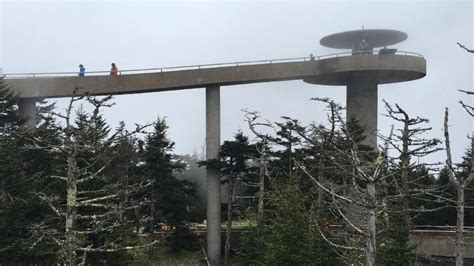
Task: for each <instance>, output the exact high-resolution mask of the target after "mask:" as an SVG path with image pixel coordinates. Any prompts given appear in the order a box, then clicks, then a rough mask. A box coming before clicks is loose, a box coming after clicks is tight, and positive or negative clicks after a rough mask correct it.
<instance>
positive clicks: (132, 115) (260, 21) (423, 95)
mask: <svg viewBox="0 0 474 266" xmlns="http://www.w3.org/2000/svg"><path fill="white" fill-rule="evenodd" d="M0 1H1V2H0V3H1V5H0V8H1V12H0V15H1V20H0V23H1V24H0V25H1V34H2V36H1V38H2V39H1V42H0V45H1V46H0V49H1V53H0V67H1V68H3V72H4V73H12V72H62V71H77V66H78V65H79V64H80V63H81V64H84V66H85V67H86V69H87V70H88V71H93V70H109V68H110V63H112V62H115V63H116V64H117V66H118V68H119V69H136V68H152V67H166V66H180V65H193V64H206V63H220V62H235V61H246V60H259V59H274V58H287V57H300V56H307V55H309V54H310V53H313V54H315V55H324V54H329V53H335V52H339V51H341V50H334V49H330V48H325V47H322V46H321V45H320V44H319V40H320V39H321V38H322V37H324V36H326V35H329V34H332V33H336V32H341V31H349V30H356V29H361V28H362V25H363V26H364V27H365V28H366V29H376V28H384V29H396V30H401V31H404V32H406V33H407V34H408V39H407V40H406V41H405V42H403V43H400V44H397V45H395V46H394V47H396V48H398V49H399V50H404V51H412V52H417V53H420V54H422V55H423V56H424V57H425V58H426V60H427V76H426V77H425V78H423V79H420V80H417V81H411V82H404V83H396V84H391V85H381V86H379V114H382V113H384V108H383V105H382V99H386V100H387V101H388V102H390V103H398V104H400V105H401V106H402V107H403V108H405V110H406V111H408V112H409V113H410V114H412V115H419V116H422V117H426V118H429V119H430V120H431V122H430V125H431V126H432V127H433V134H434V136H436V137H439V138H441V137H442V127H443V113H444V107H449V108H450V110H451V135H452V140H453V146H454V147H453V149H454V153H455V155H456V158H459V156H460V155H461V154H462V153H463V152H464V150H465V148H466V147H467V146H468V141H467V139H466V136H467V134H469V133H470V132H471V130H472V128H473V123H472V120H471V119H470V118H469V117H468V116H467V114H466V113H465V112H464V111H463V110H462V108H461V107H460V106H459V104H458V101H459V100H460V99H464V100H465V101H467V102H472V99H469V98H468V97H466V96H464V95H463V94H461V93H459V92H458V91H457V90H458V89H464V90H469V89H472V88H473V87H474V86H473V83H474V82H473V81H474V77H473V73H474V72H473V62H474V55H473V54H468V53H466V52H465V51H463V50H461V49H459V48H458V47H457V45H456V42H461V43H464V44H465V45H467V46H468V47H471V48H474V39H473V13H474V7H473V2H472V1H461V2H455V1H449V2H448V1H437V2H436V1H435V2H433V1H430V2H428V1H417V2H416V1H415V2H414V1H397V2H387V1H378V2H376V1H365V2H364V1H344V2H343V1H335V2H322V1H278V2H273V1H219V2H212V1H211V2H201V1H192V2H191V1H178V2H162V1H30V2H27V1H9V0H0ZM204 97H205V94H204V89H193V90H183V91H177V92H160V93H146V94H135V95H124V96H116V97H115V102H116V106H114V107H113V108H111V109H109V110H107V111H106V112H105V115H106V118H107V119H108V121H109V122H110V123H111V125H112V126H114V127H115V126H116V125H117V124H118V122H119V121H121V120H123V121H125V122H126V123H127V124H129V125H133V124H134V123H142V124H144V123H147V122H152V121H154V120H155V119H156V117H157V116H161V117H164V116H165V117H166V118H167V120H168V124H169V126H170V129H169V136H170V137H171V139H172V140H174V141H175V142H176V152H177V153H180V154H183V153H190V152H192V151H193V150H194V149H197V150H200V149H201V146H202V145H203V144H204V139H205V127H204V125H205V98H204ZM311 97H330V98H333V99H334V100H336V101H338V102H340V103H342V104H345V88H344V87H338V86H319V85H311V84H306V83H304V82H303V81H291V82H272V83H262V84H254V85H238V86H227V87H222V88H221V127H222V140H226V139H229V138H232V136H233V134H234V133H235V132H236V131H237V130H238V129H242V130H244V131H245V130H246V124H245V123H244V122H243V114H242V112H241V109H244V108H248V109H249V110H256V111H261V112H263V116H264V117H265V118H267V119H269V120H271V121H276V120H279V119H280V118H279V117H280V116H283V115H285V116H291V117H294V118H297V119H299V120H301V121H303V122H304V123H310V122H312V121H316V122H322V121H324V120H325V114H324V112H323V108H322V106H321V105H318V104H315V103H314V102H310V101H309V99H310V98H311ZM57 101H58V105H59V106H64V103H65V101H66V100H57ZM391 123H392V121H389V120H387V119H386V118H384V117H382V116H379V129H380V130H382V132H386V131H387V130H388V128H389V127H390V124H391ZM443 157H444V156H442V154H441V155H439V156H438V158H439V159H443Z"/></svg>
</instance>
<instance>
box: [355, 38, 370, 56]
mask: <svg viewBox="0 0 474 266" xmlns="http://www.w3.org/2000/svg"><path fill="white" fill-rule="evenodd" d="M357 50H358V51H359V52H360V53H361V54H368V53H369V43H368V42H367V41H366V40H365V39H362V41H361V42H360V43H359V47H357Z"/></svg>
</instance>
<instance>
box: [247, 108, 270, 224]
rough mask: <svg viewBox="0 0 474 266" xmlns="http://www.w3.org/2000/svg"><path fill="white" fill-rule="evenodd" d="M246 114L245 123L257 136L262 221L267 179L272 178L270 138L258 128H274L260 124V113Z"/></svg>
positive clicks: (268, 124) (259, 206)
mask: <svg viewBox="0 0 474 266" xmlns="http://www.w3.org/2000/svg"><path fill="white" fill-rule="evenodd" d="M242 111H243V112H244V113H245V115H244V116H245V121H246V122H247V124H248V127H249V129H250V131H252V133H253V134H254V135H255V137H256V138H257V143H256V144H255V145H256V148H257V152H258V153H259V156H258V158H255V159H256V160H257V161H258V166H259V192H258V208H257V216H258V219H259V220H260V219H262V217H263V208H264V207H263V206H264V203H265V200H264V198H265V197H264V195H265V178H267V179H268V178H270V175H269V170H268V159H269V158H268V157H269V155H268V152H269V151H268V148H269V141H268V140H269V136H268V134H263V133H261V132H260V131H259V130H257V127H264V128H273V126H272V124H271V123H270V122H268V121H266V122H264V123H262V122H258V119H259V118H260V115H259V113H258V112H255V111H253V112H251V111H248V110H242Z"/></svg>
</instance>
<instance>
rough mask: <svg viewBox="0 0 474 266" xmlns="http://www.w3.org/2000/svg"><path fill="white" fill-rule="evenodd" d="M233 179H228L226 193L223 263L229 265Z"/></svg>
mask: <svg viewBox="0 0 474 266" xmlns="http://www.w3.org/2000/svg"><path fill="white" fill-rule="evenodd" d="M234 187H235V179H230V180H229V193H228V195H227V228H226V233H225V248H224V249H225V251H224V252H225V253H224V265H225V266H227V265H229V255H230V240H231V236H232V205H233V204H232V203H233V202H234Z"/></svg>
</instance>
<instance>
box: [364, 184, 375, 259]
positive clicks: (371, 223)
mask: <svg viewBox="0 0 474 266" xmlns="http://www.w3.org/2000/svg"><path fill="white" fill-rule="evenodd" d="M367 195H368V204H367V205H368V206H369V209H368V217H367V240H366V247H365V265H367V266H373V265H375V252H376V239H375V238H376V224H375V184H374V183H373V182H371V181H369V182H368V183H367Z"/></svg>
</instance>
